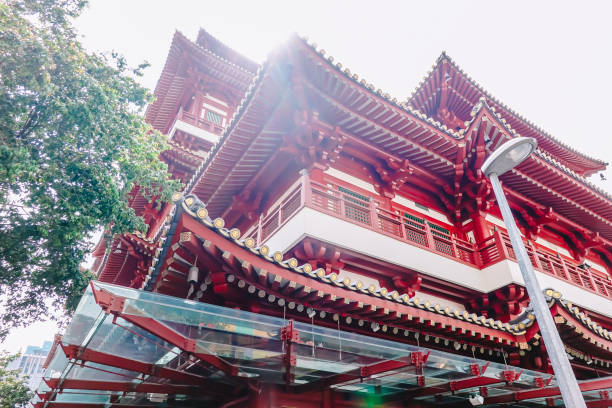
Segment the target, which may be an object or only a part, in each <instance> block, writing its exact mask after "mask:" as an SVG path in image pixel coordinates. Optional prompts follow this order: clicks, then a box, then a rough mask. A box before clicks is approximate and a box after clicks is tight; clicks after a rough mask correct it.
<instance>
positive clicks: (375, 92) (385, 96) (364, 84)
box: [297, 37, 463, 140]
mask: <svg viewBox="0 0 612 408" xmlns="http://www.w3.org/2000/svg"><path fill="white" fill-rule="evenodd" d="M297 38H299V40H301V42H302V43H303V44H304V45H305V46H307V47H308V48H310V49H311V50H312V51H314V52H315V53H316V54H318V55H319V56H320V57H321V58H322V59H323V60H325V61H326V62H327V63H328V64H329V66H330V67H331V68H333V69H335V70H336V71H337V72H338V73H340V74H342V75H343V76H344V77H345V78H346V79H349V80H351V81H352V82H353V83H355V84H356V85H359V86H360V87H361V88H363V89H364V90H366V91H367V92H369V93H370V94H371V95H372V96H374V97H376V98H378V99H381V100H383V101H385V102H386V103H389V104H391V105H393V106H395V107H397V108H399V109H401V110H402V111H404V112H406V113H408V114H410V115H412V116H413V117H415V118H416V119H419V120H421V121H424V122H427V123H428V124H430V125H432V126H434V127H435V128H437V130H439V131H441V132H443V133H445V134H447V135H449V136H450V137H452V138H453V139H455V140H462V139H463V134H461V133H459V132H457V131H455V130H453V129H450V128H448V127H447V126H446V125H444V124H443V123H440V122H439V121H437V120H435V119H432V118H431V117H429V116H427V115H426V114H425V113H423V112H421V111H419V110H418V109H415V108H413V107H411V106H410V105H408V103H405V102H400V101H399V100H398V99H397V98H395V97H392V96H391V95H390V94H389V93H388V92H384V91H383V90H382V89H380V88H376V87H375V86H374V85H373V84H371V83H369V82H368V81H367V80H366V79H365V78H361V80H360V79H359V75H358V74H356V73H355V72H352V71H351V70H350V69H349V68H347V67H345V68H344V69H343V65H342V63H340V62H337V61H336V62H335V59H334V57H333V56H331V55H329V56H326V54H327V53H326V51H325V50H324V49H323V48H318V45H317V43H315V42H309V41H308V37H297Z"/></svg>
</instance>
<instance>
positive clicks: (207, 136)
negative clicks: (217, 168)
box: [168, 120, 219, 143]
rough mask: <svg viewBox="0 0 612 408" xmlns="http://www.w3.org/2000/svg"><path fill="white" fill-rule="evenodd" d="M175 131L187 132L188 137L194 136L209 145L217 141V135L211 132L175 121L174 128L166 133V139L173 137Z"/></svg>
mask: <svg viewBox="0 0 612 408" xmlns="http://www.w3.org/2000/svg"><path fill="white" fill-rule="evenodd" d="M177 130H181V131H183V132H187V133H189V134H190V135H194V136H196V137H199V138H200V139H204V140H206V141H207V142H210V143H217V140H219V136H218V135H216V134H214V133H212V132H208V131H206V130H204V129H200V128H199V127H197V126H194V125H192V124H190V123H187V122H183V121H182V120H177V121H176V122H174V126H173V127H172V129H170V132H169V133H168V137H170V138H172V136H174V132H175V131H177Z"/></svg>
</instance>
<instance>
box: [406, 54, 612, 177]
mask: <svg viewBox="0 0 612 408" xmlns="http://www.w3.org/2000/svg"><path fill="white" fill-rule="evenodd" d="M445 61H446V62H448V63H449V64H450V65H451V66H452V67H453V68H454V69H455V70H456V72H457V73H459V75H460V76H461V77H462V78H463V79H464V80H465V81H466V82H467V83H469V84H470V85H471V86H472V87H473V88H474V89H476V90H477V92H478V93H480V96H481V97H482V96H484V97H486V98H487V99H488V100H489V101H490V102H491V103H492V104H493V105H494V106H493V108H495V107H497V108H499V109H501V110H502V111H503V112H504V113H506V114H507V115H508V118H507V119H508V120H512V121H516V122H519V123H520V124H522V125H523V126H525V127H527V128H528V129H530V130H531V132H533V134H529V135H527V134H525V135H524V136H536V137H537V138H538V139H543V140H540V141H541V142H544V143H546V141H548V142H549V143H550V144H551V146H547V150H551V151H550V152H549V154H551V155H557V156H558V155H559V154H563V155H565V156H567V157H564V158H562V157H558V161H563V162H564V164H565V166H568V167H571V166H574V169H573V170H574V171H576V172H577V173H578V172H580V173H582V174H583V175H587V176H588V175H591V174H593V173H595V172H597V171H601V170H605V168H606V166H607V165H608V163H607V162H605V161H604V160H601V159H597V158H594V157H591V156H589V155H587V154H585V153H583V152H580V151H578V150H577V149H575V148H573V147H572V146H570V145H568V144H566V143H564V142H562V141H561V140H559V139H558V138H556V137H554V136H552V135H551V134H550V133H548V132H546V131H545V130H543V129H542V128H540V127H539V126H537V125H535V124H534V123H532V122H531V121H529V120H528V119H526V118H525V117H524V116H522V115H520V114H519V113H517V112H516V111H514V110H513V109H511V108H510V107H508V106H507V105H506V104H504V103H503V102H501V101H500V100H499V99H498V98H496V97H494V96H493V95H492V94H491V93H490V92H489V91H487V90H486V89H484V88H483V87H482V86H481V85H480V84H479V83H477V82H476V81H475V80H474V79H473V78H472V77H471V76H470V75H468V74H467V73H465V72H464V71H463V69H461V67H460V66H459V65H458V64H457V63H456V62H455V61H454V60H453V59H452V58H451V57H450V56H448V54H446V52H445V51H442V53H441V54H440V56H439V57H438V58H437V60H436V63H435V64H434V65H433V66H432V68H431V70H430V71H429V72H428V73H427V74H426V75H425V77H423V80H421V82H420V83H419V84H418V85H417V87H416V89H415V90H414V91H413V92H412V94H411V95H410V97H409V98H408V99H407V104H409V105H412V106H413V107H414V108H416V107H417V106H419V105H421V103H420V102H419V101H418V100H417V99H418V97H419V95H421V96H423V97H424V95H425V94H427V93H428V92H430V91H431V90H428V89H427V88H426V87H427V86H428V84H429V83H430V82H431V81H435V78H436V75H437V72H438V70H440V69H441V68H440V67H441V65H442V62H445ZM437 76H439V75H437ZM466 102H467V103H470V102H469V101H467V99H466ZM422 107H423V106H422ZM503 116H506V115H503ZM531 132H529V133H531ZM523 133H525V132H523ZM552 145H554V146H557V148H556V149H555V148H554V147H553V146H552ZM554 150H557V152H554ZM563 151H565V152H566V153H565V154H564V153H563ZM574 161H575V162H574ZM576 163H580V164H579V165H578V164H576ZM579 169H580V170H579Z"/></svg>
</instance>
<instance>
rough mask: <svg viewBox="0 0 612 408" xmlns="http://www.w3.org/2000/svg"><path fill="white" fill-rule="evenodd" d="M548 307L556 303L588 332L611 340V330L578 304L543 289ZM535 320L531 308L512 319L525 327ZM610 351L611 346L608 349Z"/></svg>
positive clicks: (550, 290)
mask: <svg viewBox="0 0 612 408" xmlns="http://www.w3.org/2000/svg"><path fill="white" fill-rule="evenodd" d="M544 295H545V297H546V301H547V302H548V307H549V308H551V309H553V307H554V306H555V305H558V306H559V307H560V308H561V309H562V310H564V311H565V312H566V313H568V314H569V315H570V316H571V317H572V318H575V319H576V320H577V321H578V322H581V323H582V325H583V327H584V328H585V329H588V330H589V332H590V333H592V334H594V335H596V336H598V337H600V338H601V339H603V340H607V341H612V331H610V330H608V329H605V328H604V327H602V326H601V325H600V324H598V323H596V322H594V321H593V320H591V318H590V317H588V316H587V315H586V314H585V313H584V312H583V311H582V310H580V308H579V307H578V306H575V305H574V304H573V303H572V302H571V301H569V300H567V299H565V298H564V297H563V295H562V294H561V293H560V292H558V291H556V290H554V289H546V290H545V291H544ZM535 322H536V319H535V315H534V314H533V312H532V311H531V310H527V311H525V312H524V313H523V314H522V315H521V316H519V317H518V318H517V319H515V320H514V321H513V324H519V325H521V324H523V325H524V327H525V329H527V328H530V327H532V326H533V325H534V324H535ZM609 351H612V348H610V349H609Z"/></svg>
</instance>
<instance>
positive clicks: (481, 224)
mask: <svg viewBox="0 0 612 408" xmlns="http://www.w3.org/2000/svg"><path fill="white" fill-rule="evenodd" d="M472 225H473V226H474V238H476V243H477V244H478V243H481V242H482V241H484V240H485V239H487V238H489V237H490V236H491V232H490V230H489V225H488V224H487V221H486V220H485V215H484V214H483V213H481V212H480V211H479V212H476V213H474V214H472Z"/></svg>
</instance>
